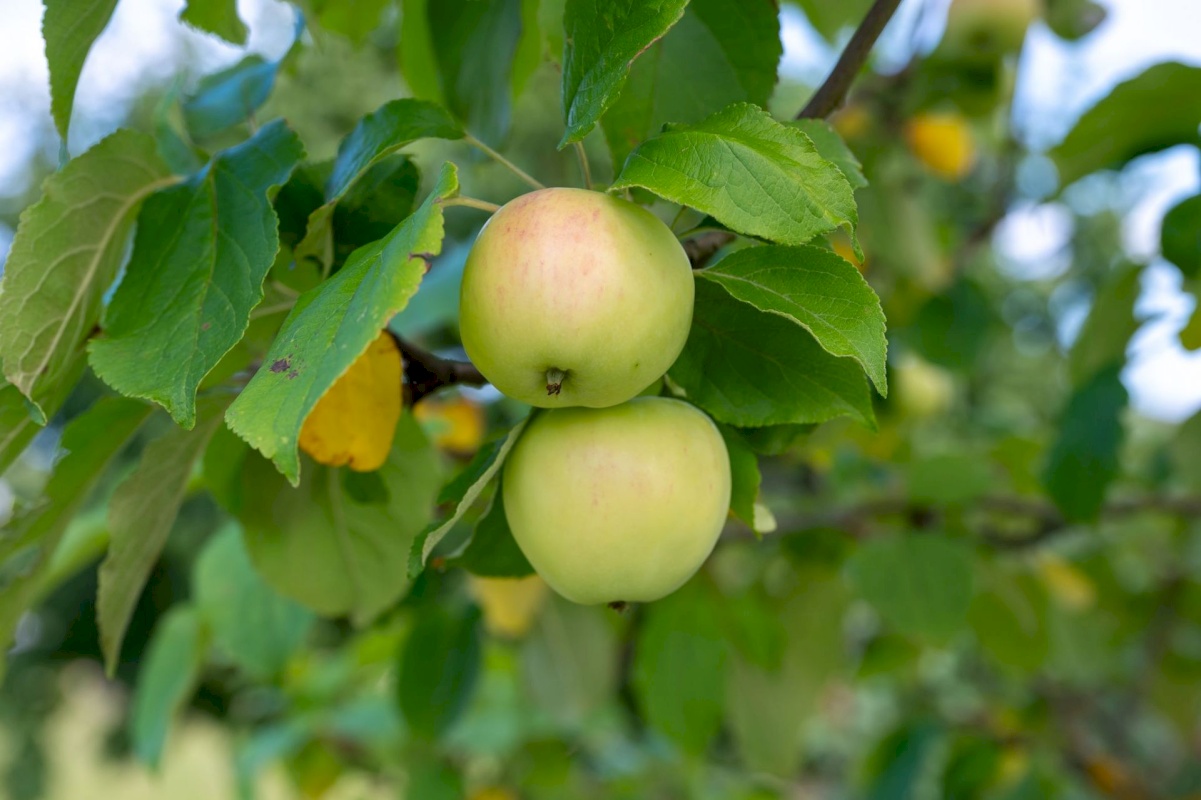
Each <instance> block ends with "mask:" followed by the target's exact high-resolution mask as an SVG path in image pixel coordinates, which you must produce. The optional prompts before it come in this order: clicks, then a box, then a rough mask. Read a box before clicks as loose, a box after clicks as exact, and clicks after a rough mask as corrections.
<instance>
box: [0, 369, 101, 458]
mask: <svg viewBox="0 0 1201 800" xmlns="http://www.w3.org/2000/svg"><path fill="white" fill-rule="evenodd" d="M86 366H87V359H86V358H84V355H83V353H82V352H81V353H79V354H78V355H77V356H76V358H75V360H74V361H73V362H72V363H71V364H70V365H68V366H67V367H66V368H65V369H64V371H63V372H62V373H61V374H62V377H61V378H60V380H58V381H57V382H55V384H54V385H53V386H49V387H47V390H46V391H44V392H42V393H41V394H39V395H38V403H37V407H38V408H40V409H41V411H42V413H43V414H45V415H46V416H47V417H53V416H54V415H55V414H56V413H58V410H59V408H60V407H61V406H62V405H63V403H65V402H66V400H67V396H68V395H70V394H71V390H72V389H74V388H75V384H77V383H79V378H80V377H81V376H82V375H83V371H84V368H85V367H86ZM32 412H33V409H32V408H31V407H30V403H29V401H28V400H26V399H25V395H23V394H21V391H20V390H19V389H18V388H17V387H15V386H13V385H12V384H9V383H4V382H3V381H0V475H3V474H4V471H5V470H6V469H8V468H9V467H10V466H11V465H12V463H13V462H14V461H16V460H17V458H18V457H19V456H20V455H21V453H23V452H24V451H25V448H26V447H28V446H29V443H30V442H32V441H33V438H34V437H35V436H37V433H38V431H40V430H41V429H42V428H41V426H40V425H38V423H37V421H36V420H35V419H34V418H33V413H32Z"/></svg>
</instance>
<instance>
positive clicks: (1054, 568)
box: [1038, 552, 1097, 611]
mask: <svg viewBox="0 0 1201 800" xmlns="http://www.w3.org/2000/svg"><path fill="white" fill-rule="evenodd" d="M1038 574H1039V576H1040V577H1041V578H1042V581H1043V585H1045V586H1046V587H1047V591H1048V592H1049V593H1050V594H1051V596H1052V597H1054V598H1055V599H1056V600H1057V601H1058V602H1059V604H1060V605H1062V606H1063V607H1064V608H1066V609H1068V610H1070V611H1084V610H1086V609H1089V608H1091V607H1092V605H1093V604H1094V603H1095V602H1097V587H1096V586H1094V585H1093V582H1092V580H1091V579H1090V578H1089V577H1088V576H1087V575H1085V574H1084V573H1083V572H1081V571H1080V570H1079V569H1078V568H1077V567H1076V566H1075V565H1074V564H1072V562H1070V561H1068V560H1066V559H1064V558H1061V557H1060V556H1057V555H1055V554H1054V553H1049V552H1047V553H1043V554H1042V555H1041V556H1040V557H1039V560H1038Z"/></svg>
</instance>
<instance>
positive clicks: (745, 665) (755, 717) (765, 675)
mask: <svg viewBox="0 0 1201 800" xmlns="http://www.w3.org/2000/svg"><path fill="white" fill-rule="evenodd" d="M797 583H798V584H799V587H800V588H799V589H798V590H797V591H796V592H795V593H794V594H793V595H792V596H790V597H789V598H788V599H787V600H786V601H785V602H784V603H783V604H781V605H780V606H779V607H777V608H773V609H771V613H773V614H775V615H776V617H777V619H776V624H778V625H780V626H781V628H782V629H783V632H784V651H783V653H782V655H781V657H780V659H779V662H778V663H776V664H774V665H771V666H768V665H764V664H760V663H756V662H755V661H753V660H751V659H748V658H746V657H745V656H743V655H741V654H739V655H738V656H737V657H735V658H734V659H733V662H732V664H731V669H730V671H729V681H728V684H727V687H726V703H725V711H726V716H727V718H728V722H729V729H730V733H731V735H732V738H733V740H734V745H735V747H736V748H737V750H738V753H739V755H740V756H741V758H742V760H743V762H744V763H745V764H746V765H747V767H748V768H749V769H752V770H755V771H758V772H764V773H768V774H771V775H778V776H782V777H791V776H794V775H795V774H796V771H797V769H798V768H799V761H800V757H801V753H802V752H803V748H804V739H803V738H802V733H803V731H804V729H805V727H806V725H807V723H808V722H809V720H810V719H811V717H812V716H813V715H814V714H815V713H816V712H817V710H818V700H819V697H820V695H821V693H822V690H823V689H824V688H825V686H826V684H827V683H828V682H829V681H830V679H831V678H832V677H834V676H835V675H837V674H838V673H839V671H840V670H842V669H843V668H844V665H845V662H846V655H845V652H844V651H845V645H844V643H843V615H844V613H845V611H846V606H847V600H848V598H847V594H848V593H847V591H846V587H845V586H844V585H843V583H842V581H840V580H839V579H838V578H837V576H834V575H829V574H826V573H822V572H816V571H810V572H809V573H808V574H802V575H800V576H799V580H798V581H797Z"/></svg>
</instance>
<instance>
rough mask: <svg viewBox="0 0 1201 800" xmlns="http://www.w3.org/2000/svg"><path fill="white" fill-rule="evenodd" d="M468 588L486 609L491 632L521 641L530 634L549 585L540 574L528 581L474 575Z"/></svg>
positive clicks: (486, 620) (494, 634) (487, 623)
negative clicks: (520, 639)
mask: <svg viewBox="0 0 1201 800" xmlns="http://www.w3.org/2000/svg"><path fill="white" fill-rule="evenodd" d="M468 588H469V589H470V591H471V595H472V597H474V598H475V600H476V602H477V603H479V604H480V608H481V609H483V612H484V627H485V628H487V629H488V632H489V633H491V634H492V635H493V636H502V637H505V638H509V639H519V638H521V637H522V636H525V634H526V633H528V632H529V630H530V627H531V626H532V625H533V624H534V620H535V619H537V617H538V612H539V611H540V610H541V609H542V603H543V602H544V601H545V600H546V584H545V583H544V582H543V581H542V579H541V578H539V577H538V576H537V575H530V576H528V577H525V578H481V577H479V576H477V575H472V576H471V578H470V582H469V583H468Z"/></svg>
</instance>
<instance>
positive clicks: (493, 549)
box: [450, 481, 534, 578]
mask: <svg viewBox="0 0 1201 800" xmlns="http://www.w3.org/2000/svg"><path fill="white" fill-rule="evenodd" d="M450 566H454V567H462V568H463V569H465V570H467V571H468V572H470V573H472V574H473V575H482V576H484V577H488V578H523V577H525V576H526V575H530V574H532V573H533V572H534V568H533V567H531V566H530V562H529V561H528V560H527V559H526V557H525V553H523V552H521V548H520V547H518V545H517V540H516V539H514V538H513V531H511V530H509V520H508V519H507V518H506V517H505V498H504V494H502V493H501V490H500V481H497V487H496V494H494V495H493V496H492V505H490V506H489V507H488V510H487V512H485V513H484V516H483V517H481V518H480V521H479V522H477V523H476V525H475V532H474V533H472V535H471V542H470V543H469V544H468V545H467V548H466V549H465V550H464V551H463V554H462V555H460V556H459V557H458V558H455V559H454V560H452V561H451V562H450Z"/></svg>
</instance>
